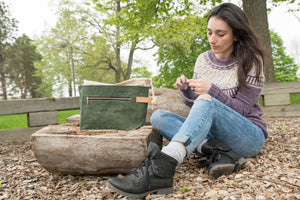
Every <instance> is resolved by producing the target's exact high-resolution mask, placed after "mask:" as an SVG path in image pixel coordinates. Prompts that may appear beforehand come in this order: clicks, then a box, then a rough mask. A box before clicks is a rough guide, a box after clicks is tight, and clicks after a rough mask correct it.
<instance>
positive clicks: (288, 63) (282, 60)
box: [270, 31, 299, 82]
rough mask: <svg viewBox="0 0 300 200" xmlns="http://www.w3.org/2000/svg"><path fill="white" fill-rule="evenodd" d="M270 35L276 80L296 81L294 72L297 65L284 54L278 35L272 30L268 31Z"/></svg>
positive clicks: (297, 67)
mask: <svg viewBox="0 0 300 200" xmlns="http://www.w3.org/2000/svg"><path fill="white" fill-rule="evenodd" d="M270 35H271V46H272V56H273V62H274V70H275V75H276V80H277V81H278V82H286V81H298V80H299V78H298V77H297V76H296V73H297V70H298V69H299V66H297V65H296V64H295V62H294V59H293V58H291V57H289V56H288V55H287V54H286V52H285V47H284V46H283V41H282V39H281V38H280V36H279V35H278V34H277V33H275V32H273V31H270Z"/></svg>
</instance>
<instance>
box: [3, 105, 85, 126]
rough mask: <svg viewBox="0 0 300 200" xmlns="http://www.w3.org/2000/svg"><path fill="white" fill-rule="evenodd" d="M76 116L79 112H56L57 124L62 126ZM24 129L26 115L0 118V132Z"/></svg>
mask: <svg viewBox="0 0 300 200" xmlns="http://www.w3.org/2000/svg"><path fill="white" fill-rule="evenodd" d="M77 114H80V110H65V111H58V112H57V118H58V123H59V124H62V123H64V122H65V121H66V118H68V117H70V116H72V115H77ZM26 127H27V114H18V115H3V116H0V130H5V129H15V128H26Z"/></svg>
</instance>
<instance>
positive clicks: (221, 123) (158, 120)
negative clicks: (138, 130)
mask: <svg viewBox="0 0 300 200" xmlns="http://www.w3.org/2000/svg"><path fill="white" fill-rule="evenodd" d="M151 124H152V126H154V127H155V128H157V129H158V130H159V132H160V133H161V134H162V135H163V136H164V137H165V138H166V139H167V140H169V141H172V142H180V143H182V144H184V146H185V148H186V150H187V155H186V157H188V156H189V155H190V154H191V153H192V152H194V150H195V149H196V148H197V146H198V145H199V144H200V143H201V142H202V141H203V140H204V139H211V138H217V139H219V140H221V141H223V142H224V143H226V144H227V145H229V146H230V147H231V148H232V149H233V150H234V151H235V152H236V153H238V154H239V155H240V156H243V157H245V158H246V157H252V156H255V155H256V154H257V153H258V152H259V151H260V149H261V148H262V147H263V145H264V142H265V137H264V134H263V131H262V130H261V129H260V128H259V127H258V126H256V125H255V124H254V123H252V122H251V121H250V120H248V119H247V118H246V117H244V116H242V115H241V114H239V113H237V112H236V111H234V110H233V109H232V108H230V107H228V106H226V105H225V104H223V103H221V102H220V101H218V100H217V99H215V98H211V101H209V100H205V99H201V98H200V99H197V100H195V102H194V105H193V106H192V108H191V110H190V113H189V115H188V117H187V118H184V117H181V116H179V115H177V114H175V113H172V112H169V111H165V110H156V111H155V112H154V113H153V114H152V116H151Z"/></svg>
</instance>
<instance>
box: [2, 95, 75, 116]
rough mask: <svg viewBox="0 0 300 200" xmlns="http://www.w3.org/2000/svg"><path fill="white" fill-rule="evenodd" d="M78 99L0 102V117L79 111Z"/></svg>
mask: <svg viewBox="0 0 300 200" xmlns="http://www.w3.org/2000/svg"><path fill="white" fill-rule="evenodd" d="M79 108H80V106H79V97H67V98H41V99H22V100H8V101H0V115H10V114H22V113H30V112H44V111H58V110H72V109H79Z"/></svg>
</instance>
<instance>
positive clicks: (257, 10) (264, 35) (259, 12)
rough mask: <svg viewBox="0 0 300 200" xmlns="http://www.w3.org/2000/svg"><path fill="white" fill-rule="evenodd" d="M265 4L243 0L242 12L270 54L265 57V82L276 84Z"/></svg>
mask: <svg viewBox="0 0 300 200" xmlns="http://www.w3.org/2000/svg"><path fill="white" fill-rule="evenodd" d="M266 4H267V3H266V0H243V8H244V11H245V13H246V14H247V16H248V18H249V20H250V23H251V25H252V27H253V29H254V31H255V32H256V33H257V35H258V37H259V38H260V39H261V41H262V43H263V45H264V47H265V49H266V50H267V51H268V53H269V54H270V56H268V57H266V60H265V63H264V74H265V77H266V82H276V79H275V72H274V65H273V58H272V48H271V38H270V33H269V24H268V15H267V5H266Z"/></svg>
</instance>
